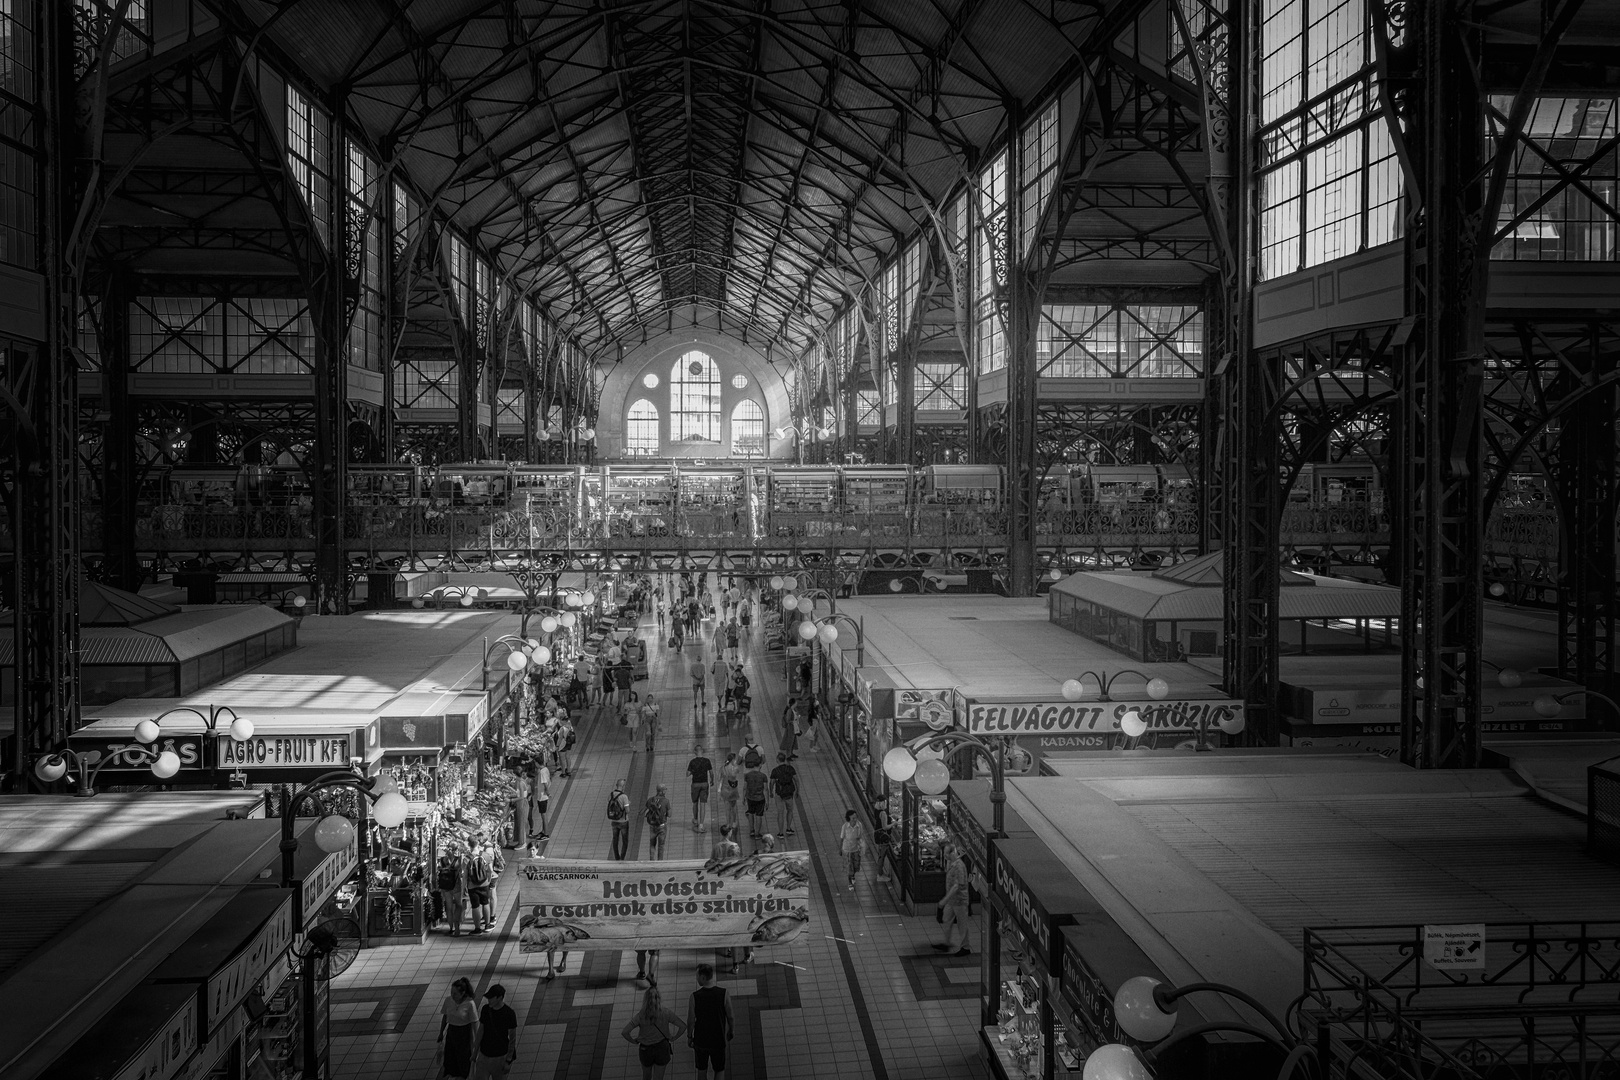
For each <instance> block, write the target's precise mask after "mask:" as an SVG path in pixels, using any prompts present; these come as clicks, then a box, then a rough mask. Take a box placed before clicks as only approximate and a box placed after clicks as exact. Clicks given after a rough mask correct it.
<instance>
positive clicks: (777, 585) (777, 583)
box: [771, 577, 782, 591]
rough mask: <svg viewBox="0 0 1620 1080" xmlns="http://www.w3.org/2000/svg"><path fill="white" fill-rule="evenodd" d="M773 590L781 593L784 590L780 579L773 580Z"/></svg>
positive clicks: (774, 578)
mask: <svg viewBox="0 0 1620 1080" xmlns="http://www.w3.org/2000/svg"><path fill="white" fill-rule="evenodd" d="M771 588H773V589H776V590H778V591H780V590H781V588H782V579H781V578H780V577H773V578H771Z"/></svg>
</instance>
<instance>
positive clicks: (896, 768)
mask: <svg viewBox="0 0 1620 1080" xmlns="http://www.w3.org/2000/svg"><path fill="white" fill-rule="evenodd" d="M916 773H917V759H916V758H915V757H913V756H912V753H911V751H910V750H907V749H906V748H905V747H904V746H896V747H895V748H894V749H892V750H890V751H889V752H888V753H887V754H884V755H883V775H884V776H887V777H888V778H889V779H890V780H893V781H894V782H895V783H897V784H903V783H905V782H906V781H907V780H910V779H911V778H912V777H913V776H915V775H916Z"/></svg>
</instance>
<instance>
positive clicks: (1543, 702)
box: [1530, 694, 1564, 716]
mask: <svg viewBox="0 0 1620 1080" xmlns="http://www.w3.org/2000/svg"><path fill="white" fill-rule="evenodd" d="M1530 707H1531V708H1532V709H1535V710H1536V715H1537V716H1557V715H1558V714H1559V713H1561V712H1563V711H1564V705H1563V702H1561V701H1559V700H1558V699H1557V698H1555V697H1553V696H1552V695H1551V694H1542V695H1541V696H1540V697H1538V698H1536V700H1535V703H1534V704H1532V705H1531V706H1530Z"/></svg>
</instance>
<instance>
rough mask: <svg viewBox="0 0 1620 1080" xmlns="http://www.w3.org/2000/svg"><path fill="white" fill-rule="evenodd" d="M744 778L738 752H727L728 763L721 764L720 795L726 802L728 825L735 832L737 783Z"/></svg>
mask: <svg viewBox="0 0 1620 1080" xmlns="http://www.w3.org/2000/svg"><path fill="white" fill-rule="evenodd" d="M741 780H742V766H741V765H739V764H737V755H736V754H727V755H726V763H725V764H724V765H722V766H720V797H721V799H722V801H724V802H725V804H726V827H727V828H728V829H730V830H732V831H733V832H735V831H736V830H737V800H738V797H739V796H738V790H737V785H738V783H740V782H741Z"/></svg>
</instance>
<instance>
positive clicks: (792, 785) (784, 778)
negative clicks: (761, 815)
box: [771, 753, 799, 838]
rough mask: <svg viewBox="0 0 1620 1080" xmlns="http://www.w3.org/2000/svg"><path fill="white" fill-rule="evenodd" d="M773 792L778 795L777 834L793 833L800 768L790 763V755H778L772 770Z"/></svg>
mask: <svg viewBox="0 0 1620 1080" xmlns="http://www.w3.org/2000/svg"><path fill="white" fill-rule="evenodd" d="M771 792H772V793H773V794H774V795H775V796H776V835H777V836H781V837H784V838H785V837H789V836H792V835H793V800H794V798H795V797H796V796H797V795H798V794H799V770H798V769H795V768H794V767H793V766H792V765H789V764H788V756H787V755H786V754H783V753H778V754H777V755H776V768H774V769H772V770H771Z"/></svg>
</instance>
